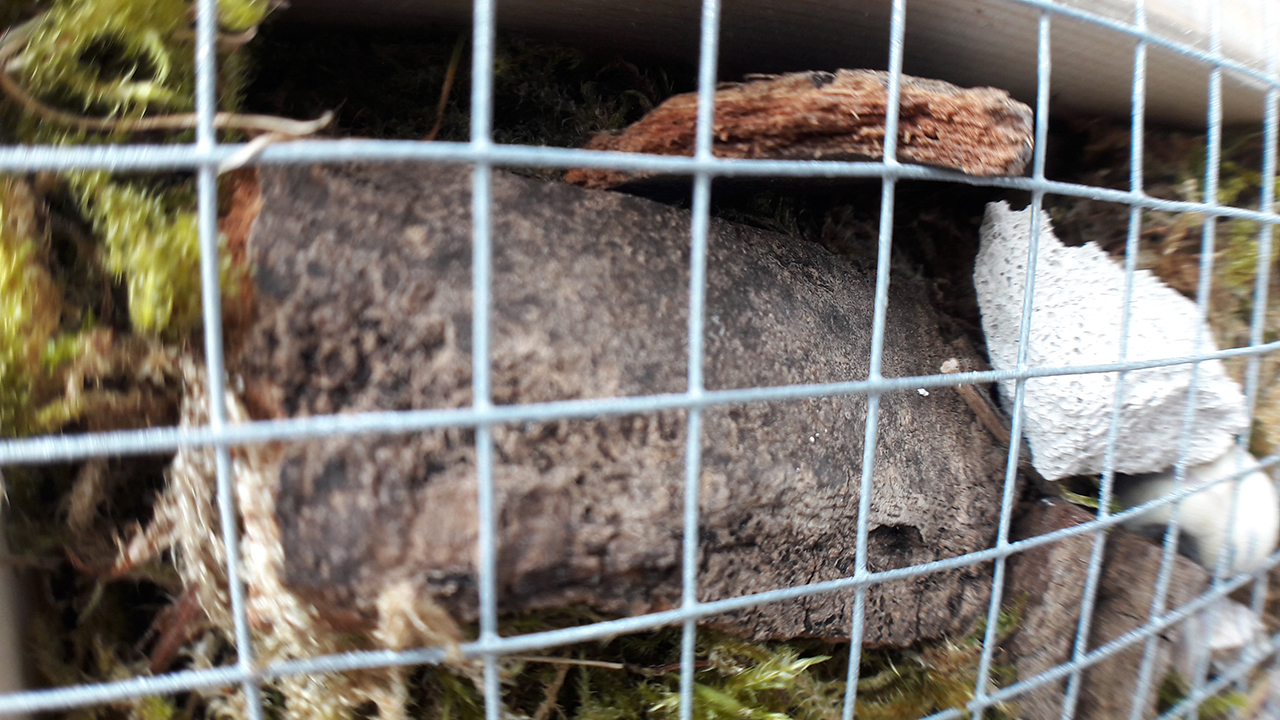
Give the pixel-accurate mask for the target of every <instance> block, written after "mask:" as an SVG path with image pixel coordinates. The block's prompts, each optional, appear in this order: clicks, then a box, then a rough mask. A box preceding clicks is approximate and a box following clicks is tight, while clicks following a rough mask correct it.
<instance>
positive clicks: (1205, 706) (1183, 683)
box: [1156, 670, 1248, 720]
mask: <svg viewBox="0 0 1280 720" xmlns="http://www.w3.org/2000/svg"><path fill="white" fill-rule="evenodd" d="M1190 694H1191V686H1190V684H1188V683H1187V680H1186V678H1184V677H1182V675H1181V673H1179V672H1178V671H1177V670H1171V671H1170V672H1169V674H1168V675H1166V676H1165V677H1164V680H1163V681H1161V683H1160V689H1159V690H1158V691H1157V695H1156V698H1157V711H1158V712H1160V713H1166V712H1168V711H1170V710H1172V709H1173V708H1174V707H1175V706H1176V705H1178V704H1179V703H1181V702H1182V701H1183V700H1186V699H1187V696H1188V695H1190ZM1247 702H1248V697H1247V696H1246V695H1245V694H1244V693H1242V692H1240V691H1239V690H1224V691H1222V692H1220V693H1218V694H1217V695H1214V696H1212V697H1210V698H1207V699H1205V700H1204V701H1202V702H1201V703H1200V709H1199V713H1198V717H1199V720H1227V718H1231V717H1235V714H1236V711H1237V710H1239V709H1240V708H1243V707H1244V706H1245V704H1246V703H1247Z"/></svg>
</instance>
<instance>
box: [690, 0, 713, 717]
mask: <svg viewBox="0 0 1280 720" xmlns="http://www.w3.org/2000/svg"><path fill="white" fill-rule="evenodd" d="M701 23H702V24H701V28H700V30H701V37H700V40H699V44H698V115H697V125H696V126H695V128H694V157H696V158H698V159H700V160H709V159H711V157H712V152H711V149H712V143H713V141H714V129H715V91H716V74H717V65H718V62H717V60H718V57H717V56H718V55H719V52H720V50H719V39H720V3H719V0H703V3H702V18H701ZM690 222H691V225H690V228H689V237H690V242H689V328H688V330H689V338H688V347H689V358H688V362H689V368H688V389H687V394H688V396H689V399H690V400H697V399H699V398H701V397H702V393H703V389H704V387H703V376H702V370H703V317H704V315H705V306H706V295H707V234H708V232H709V229H710V225H711V175H710V174H709V173H706V172H698V173H696V174H695V175H694V178H693V207H692V220H691V221H690ZM687 413H688V415H687V417H688V421H687V423H686V425H687V431H686V432H687V436H686V438H685V474H684V538H683V540H682V557H683V559H682V563H681V607H682V608H683V609H685V610H687V611H693V610H695V609H696V608H697V606H698V536H699V533H698V524H699V522H698V510H699V503H700V497H701V493H700V490H701V484H702V483H701V474H702V408H700V407H695V406H692V405H691V406H690V407H689V409H688V410H687ZM697 643H698V621H697V620H696V619H694V618H693V617H692V616H690V617H689V619H687V620H685V621H684V623H683V625H682V627H681V634H680V720H692V719H693V703H694V697H693V680H694V670H695V668H696V665H697V657H696V655H697Z"/></svg>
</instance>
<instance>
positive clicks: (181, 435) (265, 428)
mask: <svg viewBox="0 0 1280 720" xmlns="http://www.w3.org/2000/svg"><path fill="white" fill-rule="evenodd" d="M1277 350H1280V340H1276V341H1272V342H1269V343H1265V344H1263V345H1258V346H1253V347H1241V348H1229V349H1227V350H1219V351H1217V352H1211V353H1201V354H1198V355H1193V356H1186V357H1177V358H1160V359H1155V360H1132V361H1127V362H1123V363H1103V364H1097V365H1072V366H1065V367H1045V368H1032V369H1029V370H1026V371H1025V372H1020V371H1017V370H987V371H982V372H972V373H956V374H953V375H916V376H906V377H899V378H883V379H881V380H878V381H870V380H857V381H848V382H834V383H806V384H796V385H776V386H758V387H751V388H738V389H732V390H707V391H705V392H704V393H703V395H702V397H701V398H700V399H699V398H690V397H689V396H688V395H687V394H684V393H668V394H661V395H638V396H634V397H612V398H594V399H589V400H565V401H556V402H543V403H528V404H525V405H498V406H495V407H493V408H491V409H489V410H487V411H480V410H476V409H474V408H462V409H450V410H407V411H397V412H368V413H358V414H352V415H341V416H334V415H327V416H316V417H309V418H290V419H286V420H261V421H255V422H246V423H236V424H233V425H228V426H226V427H224V428H222V429H221V430H218V431H214V430H212V429H210V428H208V427H201V428H183V429H181V430H179V429H177V428H148V429H145V430H126V431H115V432H105V433H96V434H86V435H65V436H62V435H55V436H44V437H37V438H24V439H21V440H6V441H0V465H10V464H18V463H45V462H55V461H64V460H74V459H79V458H86V457H95V456H101V455H138V454H149V453H158V452H164V451H168V450H176V449H178V448H182V447H193V446H199V445H212V444H215V443H219V442H221V443H225V444H227V445H250V444H255V443H265V442H274V441H282V440H302V439H310V438H319V437H325V436H329V435H340V434H341V435H349V436H350V435H367V434H374V433H383V434H392V433H406V432H415V431H420V430H430V429H436V428H444V427H476V426H477V425H481V424H490V425H496V424H511V423H523V422H538V421H543V420H554V419H568V418H585V417H597V416H608V415H622V414H630V413H643V412H655V411H659V410H672V409H685V408H690V407H699V408H707V407H712V406H721V405H740V404H744V403H756V402H775V401H779V400H803V399H807V398H814V397H835V396H841V395H867V394H871V393H880V394H887V393H891V392H914V391H915V390H917V389H918V388H926V389H928V388H936V387H954V386H956V385H971V384H975V383H991V382H999V381H1002V380H1019V379H1023V378H1036V377H1056V376H1063V375H1093V374H1098V373H1111V372H1129V371H1133V370H1146V369H1150V368H1157V367H1170V366H1173V365H1186V364H1190V363H1193V362H1202V361H1206V360H1225V359H1227V358H1233V357H1246V356H1250V355H1264V354H1267V353H1271V352H1275V351H1277Z"/></svg>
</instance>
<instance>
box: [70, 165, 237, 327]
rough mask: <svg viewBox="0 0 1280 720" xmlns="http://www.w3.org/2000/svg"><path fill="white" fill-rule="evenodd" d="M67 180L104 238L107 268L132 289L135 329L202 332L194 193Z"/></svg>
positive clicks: (86, 178) (92, 174)
mask: <svg viewBox="0 0 1280 720" xmlns="http://www.w3.org/2000/svg"><path fill="white" fill-rule="evenodd" d="M69 180H70V186H71V188H72V191H73V193H74V194H75V195H76V197H77V198H78V199H79V201H80V206H81V209H82V212H83V213H84V216H85V217H86V218H87V219H89V220H90V222H92V223H93V229H94V232H95V234H96V235H97V236H98V237H100V238H102V242H103V246H104V249H105V251H106V252H105V254H104V257H103V266H104V267H105V269H106V270H107V271H108V272H109V273H111V274H112V275H114V276H115V277H118V278H120V279H122V281H123V282H124V284H125V287H126V289H127V290H128V298H129V317H130V319H131V320H132V322H133V326H134V328H135V329H138V330H141V331H143V332H146V333H168V334H170V335H181V334H183V333H186V332H188V331H190V330H191V329H193V328H195V327H197V326H198V325H199V324H200V246H199V235H198V225H197V223H196V216H195V213H194V212H193V211H191V210H190V209H189V208H190V206H191V205H192V204H193V203H192V202H191V200H192V198H191V193H190V191H189V190H188V189H187V188H186V187H184V186H179V187H178V188H173V189H169V190H167V191H165V192H157V191H153V190H150V189H148V188H146V187H143V186H140V185H134V184H129V183H121V182H112V181H111V180H110V176H109V175H108V174H107V173H106V172H104V171H101V170H95V171H82V172H74V173H70V174H69ZM222 257H223V262H224V265H225V264H226V263H227V260H226V255H225V254H224V255H223V256H222Z"/></svg>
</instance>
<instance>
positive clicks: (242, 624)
mask: <svg viewBox="0 0 1280 720" xmlns="http://www.w3.org/2000/svg"><path fill="white" fill-rule="evenodd" d="M217 31H218V7H217V2H216V0H198V1H197V3H196V43H195V66H196V84H195V92H196V98H195V100H196V148H197V150H198V151H201V152H203V153H206V154H207V153H209V152H210V151H212V150H213V149H214V147H215V146H216V145H217V142H218V138H217V134H216V130H215V129H214V124H213V122H214V115H215V114H216V113H217V105H218V97H217V73H218V66H217V63H218V58H217V53H216V48H217V45H216V42H217ZM217 167H218V166H217V163H216V162H215V161H212V160H211V161H207V162H204V163H202V164H201V165H200V167H199V169H198V170H197V172H196V220H197V226H198V242H199V246H200V301H201V305H202V308H201V309H202V313H203V316H202V317H203V320H204V347H205V369H206V371H207V374H208V380H207V385H206V387H207V388H208V390H209V398H208V404H209V428H210V430H212V431H213V432H215V433H216V432H219V431H221V430H223V429H224V428H225V426H226V424H227V406H226V378H225V373H226V362H225V360H226V358H225V355H224V354H223V341H222V286H221V282H222V278H221V273H220V272H219V265H220V263H219V258H218V169H217ZM214 477H215V478H216V487H217V497H218V515H219V524H220V530H221V533H222V542H223V546H224V547H225V549H226V554H227V559H226V563H227V566H226V567H227V586H228V596H229V598H230V601H231V617H232V621H233V623H234V628H235V641H236V664H237V665H239V666H240V669H241V670H243V671H244V672H245V673H247V674H249V677H250V679H248V680H245V681H244V682H243V683H242V684H241V689H242V690H243V692H244V701H245V711H246V713H247V715H248V717H249V718H250V720H261V719H262V694H261V689H260V688H259V687H258V683H257V681H256V680H254V679H252V674H253V673H255V672H256V667H255V664H254V659H253V639H252V636H251V634H250V632H249V618H248V615H247V612H246V608H245V599H244V586H243V585H242V584H241V581H240V529H239V523H238V522H237V517H236V501H235V488H234V478H233V476H232V465H231V451H230V449H229V448H228V447H227V445H226V443H222V442H220V443H216V444H215V445H214Z"/></svg>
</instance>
